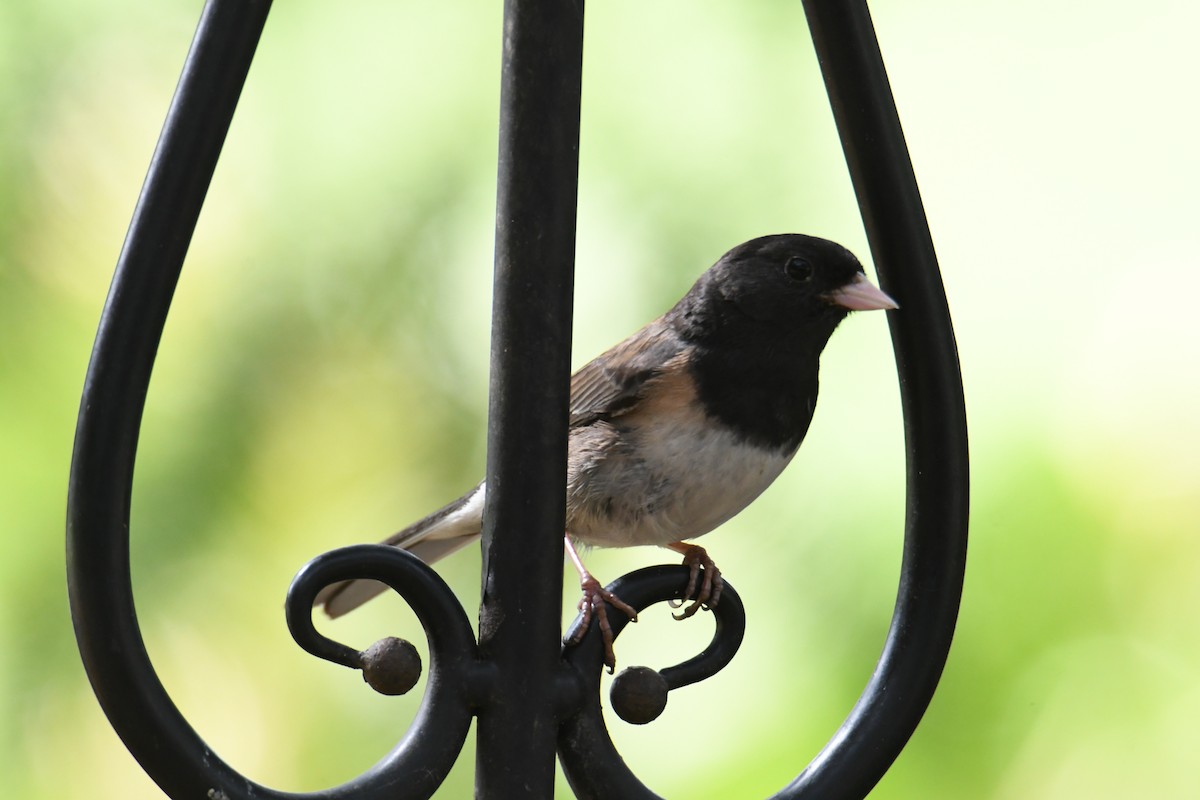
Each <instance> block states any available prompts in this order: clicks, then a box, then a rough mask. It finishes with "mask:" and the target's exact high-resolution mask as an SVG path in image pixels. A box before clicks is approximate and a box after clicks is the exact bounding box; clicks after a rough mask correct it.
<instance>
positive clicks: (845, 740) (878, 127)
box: [777, 0, 968, 800]
mask: <svg viewBox="0 0 1200 800" xmlns="http://www.w3.org/2000/svg"><path fill="white" fill-rule="evenodd" d="M804 8H805V12H806V14H807V15H808V21H809V28H810V29H811V32H812V38H813V42H814V44H815V45H816V50H817V56H818V59H819V60H820V63H821V69H822V72H823V74H824V76H825V84H826V89H827V90H828V93H829V99H830V103H831V105H832V107H833V112H834V117H835V119H836V122H837V126H838V131H839V133H840V135H841V139H842V147H843V149H844V150H845V153H846V162H847V164H848V166H849V168H850V176H851V179H852V180H853V182H854V187H855V191H856V192H857V194H858V202H859V207H860V209H861V211H862V216H863V221H864V223H865V225H866V229H867V237H868V239H869V241H870V244H871V251H872V254H873V256H874V259H875V265H876V267H877V269H878V271H879V277H880V283H881V285H882V286H883V288H884V289H886V290H887V292H888V293H889V294H891V295H892V296H893V297H895V298H896V300H897V301H898V302H899V303H900V307H901V309H902V310H901V311H900V312H899V313H896V314H890V315H889V320H888V321H889V323H890V325H891V331H892V342H893V346H894V349H895V352H896V363H897V367H898V370H899V373H900V395H901V401H902V404H903V409H904V427H905V435H906V443H907V456H908V499H907V520H906V525H907V530H906V535H905V542H904V557H903V564H902V567H901V578H900V589H899V596H898V599H897V604H896V611H895V614H894V616H893V618H892V625H891V629H890V631H889V634H888V639H887V643H886V644H885V646H884V651H883V655H882V656H881V658H880V661H879V665H878V666H877V668H876V671H875V674H874V675H873V676H872V678H871V681H870V683H869V684H868V686H867V687H866V689H865V690H864V691H863V694H862V697H861V698H860V699H859V701H858V704H857V705H856V706H855V707H854V709H853V711H851V713H850V716H849V717H847V719H846V721H845V722H844V723H843V724H842V727H841V729H840V730H839V731H838V732H837V734H835V736H834V737H833V739H832V740H831V741H830V743H829V744H828V745H826V747H825V749H824V750H822V752H821V753H820V755H818V756H817V758H816V759H814V760H813V762H812V763H811V764H810V765H809V766H808V768H807V769H805V771H804V772H803V773H801V774H800V776H799V777H797V778H796V780H795V781H794V782H793V783H792V784H791V785H790V786H788V787H787V788H786V789H785V790H784V791H782V792H780V794H779V795H777V797H779V798H785V797H786V798H799V797H816V798H822V799H823V800H825V799H826V798H861V797H865V796H866V795H867V793H868V792H870V791H871V788H872V787H873V786H874V785H875V784H876V783H877V782H878V781H879V779H880V778H881V777H882V776H883V774H884V773H885V772H886V771H887V769H888V767H889V766H891V764H892V762H893V761H894V760H895V758H896V756H897V755H899V753H900V751H901V750H902V749H903V748H904V746H905V744H906V743H907V742H908V739H909V737H910V736H911V735H912V733H913V731H914V730H915V729H916V726H917V723H918V722H919V721H920V719H921V716H922V715H923V714H924V712H925V709H926V707H927V706H928V704H929V701H930V700H931V699H932V696H933V692H934V689H935V688H936V687H937V684H938V680H939V679H940V677H941V673H942V668H943V666H944V664H945V662H946V658H947V656H948V654H949V649H950V643H951V640H952V639H953V636H954V627H955V621H956V619H957V615H958V607H959V601H960V599H961V596H962V583H963V573H964V570H965V567H966V549H967V516H968V457H967V427H966V410H965V403H964V399H963V391H962V380H961V376H960V373H959V366H958V353H957V350H956V347H955V343H954V330H953V327H952V326H951V322H950V312H949V309H948V306H947V303H946V296H945V292H944V290H943V288H942V282H941V273H940V272H939V270H938V264H937V256H936V254H935V253H934V249H933V241H932V238H931V237H930V233H929V227H928V223H927V221H926V219H925V211H924V208H923V206H922V203H921V197H920V193H919V192H918V189H917V182H916V178H915V176H914V174H913V169H912V163H911V161H910V159H909V154H908V147H907V145H906V144H905V141H904V133H903V131H902V130H901V127H900V119H899V116H898V114H897V112H896V105H895V101H894V100H893V98H892V93H891V88H890V86H889V84H888V79H887V73H886V71H885V69H884V64H883V57H882V56H881V54H880V50H879V44H878V41H877V40H876V37H875V31H874V27H873V25H872V23H871V16H870V12H869V11H868V9H867V4H866V2H865V0H805V2H804Z"/></svg>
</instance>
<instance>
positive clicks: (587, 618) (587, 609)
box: [563, 574, 638, 675]
mask: <svg viewBox="0 0 1200 800" xmlns="http://www.w3.org/2000/svg"><path fill="white" fill-rule="evenodd" d="M579 588H580V589H581V590H582V591H583V597H581V598H580V599H579V619H578V620H577V621H576V622H575V624H574V625H572V626H571V629H570V630H569V631H567V635H566V637H564V639H563V642H564V644H567V645H577V644H579V643H580V642H581V641H583V636H584V634H585V633H587V629H588V626H589V625H590V624H591V621H592V616H593V615H594V616H595V617H596V623H597V625H598V626H599V627H600V635H601V637H603V639H604V666H606V667H608V673H609V674H610V675H611V674H612V673H613V671H614V670H616V668H617V655H616V653H615V652H613V630H612V625H610V624H609V622H608V609H607V607H606V604H607V605H611V606H612V607H613V608H615V609H617V610H618V611H620V612H621V613H623V614H624V615H625V616H627V617H629V619H630V621H631V622H637V618H638V617H637V609H636V608H634V607H633V606H631V605H629V604H628V603H626V602H625V601H624V600H622V599H621V598H619V597H617V596H616V595H615V594H613V593H612V592H610V591H608V590H607V589H605V588H604V587H603V586H601V585H600V581H598V580H596V579H595V578H593V577H592V576H591V575H590V574H585V575H584V576H583V577H581V578H580V579H579Z"/></svg>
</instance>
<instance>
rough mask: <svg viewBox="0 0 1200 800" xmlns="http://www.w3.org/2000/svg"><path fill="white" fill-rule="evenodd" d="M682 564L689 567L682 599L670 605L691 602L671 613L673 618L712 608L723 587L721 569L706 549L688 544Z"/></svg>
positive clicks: (674, 605) (675, 605)
mask: <svg viewBox="0 0 1200 800" xmlns="http://www.w3.org/2000/svg"><path fill="white" fill-rule="evenodd" d="M683 565H684V566H685V567H690V568H691V573H690V574H689V575H688V584H687V588H686V589H684V590H683V599H681V600H672V601H671V602H670V605H671V608H679V607H680V606H682V605H683V604H684V602H685V601H687V600H691V601H692V604H691V605H689V606H688V607H687V608H685V609H683V611H680V612H679V613H678V614H672V615H671V616H672V617H674V618H675V619H687V618H688V617H690V616H692V615H693V614H695V613H696V612H697V611H699V610H700V609H702V608H703V609H704V610H705V611H710V610H712V609H713V608H715V607H716V605H717V603H719V602H721V592H722V590H724V588H725V579H724V578H722V577H721V570H719V569H717V565H716V564H714V563H713V560H712V559H711V558H709V557H708V551H707V550H705V549H704V548H703V547H701V546H700V545H696V544H693V545H688V547H687V549H686V550H685V551H684V553H683ZM701 576H703V577H701ZM697 584H699V591H697Z"/></svg>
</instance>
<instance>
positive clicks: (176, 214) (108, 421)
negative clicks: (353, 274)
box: [67, 0, 270, 797]
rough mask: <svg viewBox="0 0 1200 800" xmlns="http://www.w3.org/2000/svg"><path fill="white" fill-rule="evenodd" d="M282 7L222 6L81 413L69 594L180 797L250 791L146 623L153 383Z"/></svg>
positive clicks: (131, 245) (170, 120) (100, 663)
mask: <svg viewBox="0 0 1200 800" xmlns="http://www.w3.org/2000/svg"><path fill="white" fill-rule="evenodd" d="M269 9H270V2H269V0H209V2H208V3H207V5H206V6H205V8H204V12H203V15H202V17H201V19H200V23H199V26H198V27H197V29H196V35H195V38H194V39H193V42H192V47H191V50H190V52H189V53H188V57H187V61H186V62H185V64H184V68H183V76H182V77H181V78H180V82H179V87H178V89H177V90H176V93H175V97H174V99H173V100H172V102H171V108H170V111H169V112H168V114H167V120H166V123H165V124H164V126H163V131H162V135H161V137H160V138H159V142H158V147H157V148H156V150H155V153H154V157H153V160H152V161H151V164H150V170H149V172H148V174H147V176H146V181H145V184H144V185H143V187H142V193H141V196H140V198H139V200H138V205H137V208H136V210H135V211H134V216H133V221H132V223H131V225H130V228H129V234H128V237H127V238H126V240H125V246H124V248H123V249H122V252H121V256H120V259H119V261H118V263H117V268H116V274H115V276H114V278H113V284H112V289H111V291H110V293H109V296H108V301H107V303H106V305H105V308H104V312H103V314H102V316H101V319H100V326H99V331H98V332H97V336H96V344H95V348H94V349H93V351H92V359H91V363H90V364H89V365H88V373H87V378H86V381H85V384H84V391H83V400H82V402H81V405H80V415H79V426H78V428H77V430H76V434H75V452H74V457H73V459H72V462H71V478H70V488H69V497H68V510H67V586H68V591H69V594H70V601H71V614H72V618H73V620H74V624H75V635H76V638H77V639H78V642H79V650H80V655H81V656H82V658H83V663H84V667H85V668H86V669H87V673H88V677H89V679H90V680H91V682H92V686H93V688H94V689H95V692H96V696H97V698H98V699H99V701H100V705H101V706H102V707H103V708H104V712H105V713H106V714H107V715H108V717H109V719H110V720H111V722H112V725H113V728H114V729H115V730H116V731H117V733H118V734H120V736H121V738H122V740H123V741H124V742H125V745H126V746H127V747H128V748H129V750H130V752H132V753H133V755H134V756H135V757H136V758H137V760H138V761H139V762H140V763H141V764H142V767H143V768H144V769H145V770H146V772H147V773H149V775H150V776H151V777H152V778H153V779H154V780H155V781H156V782H157V783H158V784H159V786H161V787H162V789H163V791H165V792H166V793H167V794H168V795H170V796H172V797H183V796H187V795H188V793H189V792H191V793H193V794H194V793H195V792H196V791H197V787H203V786H209V787H211V786H214V785H215V786H225V785H230V786H232V785H244V783H245V781H244V780H242V779H241V778H240V776H237V775H236V773H232V772H231V771H230V770H229V768H228V767H226V766H225V765H224V764H222V763H220V762H217V764H216V766H214V767H212V768H210V769H207V770H206V769H205V768H203V767H202V766H200V765H204V764H205V762H207V761H208V760H209V759H210V756H211V753H210V751H209V750H208V748H207V747H206V746H205V744H204V742H203V741H201V740H200V738H199V737H198V736H196V734H195V732H194V731H193V730H192V729H191V727H190V726H188V724H187V722H186V721H185V720H184V719H183V717H182V716H181V715H180V714H179V711H178V709H176V708H175V706H174V705H173V704H172V703H171V700H170V698H169V697H168V696H167V694H166V691H165V690H164V689H163V686H162V684H161V683H160V682H159V680H158V678H157V676H156V675H155V674H154V669H153V667H152V666H151V664H150V659H149V657H148V656H147V654H146V649H145V645H144V643H143V641H142V638H141V634H140V632H139V631H138V627H137V618H136V613H135V611H134V604H133V591H132V588H131V585H130V574H129V505H130V493H131V487H132V483H133V465H134V454H135V450H136V447H137V437H138V426H139V424H140V422H141V417H142V410H143V408H144V405H145V397H146V388H147V386H148V384H149V381H150V371H151V368H152V367H153V364H154V356H155V353H156V351H157V349H158V343H159V339H160V336H161V333H162V328H163V323H164V321H165V319H166V315H167V308H168V307H169V306H170V303H171V297H172V295H173V294H174V291H175V286H176V283H177V281H178V279H179V273H180V270H181V268H182V266H183V260H184V256H185V255H186V253H187V249H188V244H189V242H190V240H191V237H192V232H193V230H194V229H195V225H196V221H197V219H198V217H199V214H200V207H201V205H202V203H203V202H204V196H205V194H206V193H207V191H208V186H209V183H210V181H211V178H212V174H213V170H214V169H215V167H216V163H217V157H218V155H219V154H220V151H221V145H222V143H223V142H224V140H225V134H226V132H227V131H228V129H229V124H230V122H231V120H232V118H233V111H234V108H235V106H236V104H237V100H238V95H239V94H240V93H241V90H242V85H243V83H244V82H245V79H246V74H247V72H248V71H249V69H250V61H251V59H252V58H253V57H254V50H255V47H256V46H257V44H258V39H259V35H260V34H261V32H262V28H263V25H264V24H265V23H266V17H267V12H268V10H269Z"/></svg>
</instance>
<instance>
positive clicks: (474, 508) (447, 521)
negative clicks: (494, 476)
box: [313, 483, 484, 617]
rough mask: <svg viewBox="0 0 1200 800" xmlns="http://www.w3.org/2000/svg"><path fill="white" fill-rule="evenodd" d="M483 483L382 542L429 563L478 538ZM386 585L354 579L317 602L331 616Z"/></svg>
mask: <svg viewBox="0 0 1200 800" xmlns="http://www.w3.org/2000/svg"><path fill="white" fill-rule="evenodd" d="M483 494H484V493H483V484H482V483H481V484H479V485H478V486H476V487H475V488H474V489H472V490H471V491H469V492H467V493H466V494H464V495H463V496H462V497H460V498H458V499H457V500H455V501H454V502H452V503H450V504H449V505H447V506H445V507H444V508H440V509H438V510H437V511H435V512H433V513H432V514H430V515H429V516H428V517H425V518H424V519H421V520H418V521H417V522H414V523H413V524H412V525H409V526H408V527H407V528H405V529H404V530H402V531H399V532H397V533H394V534H392V535H391V536H389V537H388V538H387V539H386V540H385V541H384V542H383V544H390V545H393V546H394V547H399V548H400V549H401V550H407V551H408V552H410V553H412V554H413V555H414V556H416V557H417V558H419V559H421V560H422V561H424V562H425V563H426V564H432V563H433V562H435V561H437V560H438V559H440V558H443V557H445V556H448V555H450V554H451V553H453V552H455V551H456V550H459V549H461V548H463V547H466V546H467V545H469V544H471V543H473V542H475V541H476V540H477V539H479V536H480V531H481V527H482V520H483ZM386 588H387V587H386V586H384V585H383V584H382V583H380V582H379V581H372V580H352V581H342V582H341V583H334V584H331V585H329V586H326V587H325V588H324V589H322V590H321V591H320V593H319V594H318V595H317V599H316V600H315V601H314V603H313V604H314V605H318V606H324V608H325V613H326V614H328V615H329V616H330V617H340V616H342V615H343V614H345V613H347V612H350V611H353V610H354V609H356V608H358V607H359V606H361V605H362V604H363V603H365V602H367V601H368V600H370V599H371V598H372V597H375V596H377V595H379V594H382V593H383V591H384V590H385V589H386Z"/></svg>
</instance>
